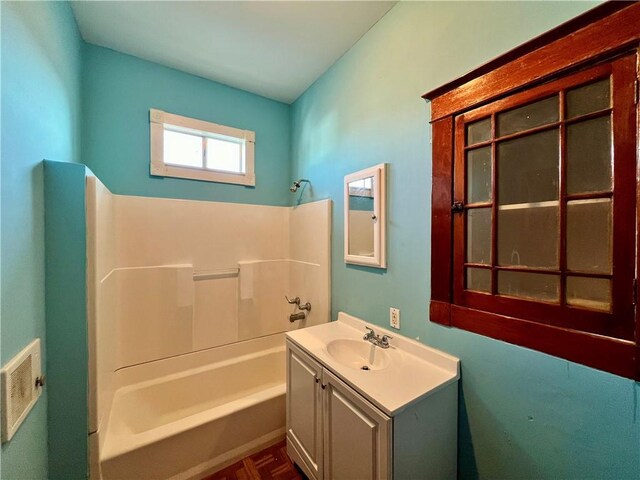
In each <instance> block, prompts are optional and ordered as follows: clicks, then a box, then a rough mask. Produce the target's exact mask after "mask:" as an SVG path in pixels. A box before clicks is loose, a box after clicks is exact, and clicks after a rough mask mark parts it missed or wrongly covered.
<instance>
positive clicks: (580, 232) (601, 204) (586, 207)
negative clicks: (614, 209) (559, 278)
mask: <svg viewBox="0 0 640 480" xmlns="http://www.w3.org/2000/svg"><path fill="white" fill-rule="evenodd" d="M611 237H612V225H611V200H610V199H608V198H600V199H592V200H576V201H572V202H568V203H567V268H568V269H569V270H574V271H584V272H595V273H611V261H612V257H611V256H612V252H611Z"/></svg>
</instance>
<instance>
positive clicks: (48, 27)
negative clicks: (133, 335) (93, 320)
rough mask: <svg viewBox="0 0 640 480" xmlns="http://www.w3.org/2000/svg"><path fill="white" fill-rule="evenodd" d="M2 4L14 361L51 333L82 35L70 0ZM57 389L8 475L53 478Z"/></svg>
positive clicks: (14, 451)
mask: <svg viewBox="0 0 640 480" xmlns="http://www.w3.org/2000/svg"><path fill="white" fill-rule="evenodd" d="M0 8H1V15H2V34H1V35H2V37H1V40H2V47H1V48H2V52H1V54H2V60H1V62H2V87H1V94H2V109H1V112H2V113H1V115H2V132H1V134H2V159H1V162H2V167H1V175H0V176H1V182H2V183H1V190H2V193H1V197H2V200H1V205H2V220H1V224H2V228H1V231H2V242H1V245H2V246H1V252H0V253H1V254H0V258H1V270H2V287H1V292H2V293H1V305H0V311H1V315H2V317H1V322H2V323H1V325H0V328H1V329H2V339H1V343H0V347H1V348H0V350H1V355H0V357H1V361H2V363H3V364H4V363H5V362H6V361H7V360H9V359H10V358H11V357H13V356H14V355H15V354H16V353H17V352H19V351H20V350H22V348H24V347H25V346H26V345H27V344H28V343H29V342H30V341H31V340H33V339H34V338H36V337H39V338H41V339H42V340H43V341H44V340H46V335H45V242H44V194H43V167H42V160H43V159H45V158H50V159H56V160H62V161H71V162H73V161H78V159H79V151H80V143H79V142H80V135H79V125H80V79H81V77H80V56H81V52H80V46H81V40H80V36H79V33H78V29H77V27H76V24H75V20H74V18H73V14H72V12H71V8H70V7H69V5H68V4H67V3H54V2H50V3H40V2H38V3H28V2H19V3H18V2H17V3H12V2H11V3H10V2H2V3H1V7H0ZM46 353H47V352H46V351H45V352H43V367H44V368H45V370H47V367H46V363H45V362H46V360H47V355H46ZM48 390H49V387H47V388H45V393H44V395H43V396H42V397H41V398H40V399H39V400H38V403H37V404H36V406H35V407H34V409H33V410H32V411H31V413H30V414H29V415H28V417H27V419H26V420H25V423H24V424H23V425H22V426H21V428H20V429H19V430H18V432H16V435H15V436H14V438H13V439H12V440H11V442H9V443H6V444H4V445H3V446H2V454H1V458H2V472H1V474H0V476H1V477H2V478H3V479H25V478H29V479H32V478H46V476H47V403H48V400H50V398H49V399H48V393H47V391H48ZM58 438H61V437H58ZM58 441H59V440H58Z"/></svg>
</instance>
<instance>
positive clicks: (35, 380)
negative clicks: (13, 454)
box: [0, 339, 43, 442]
mask: <svg viewBox="0 0 640 480" xmlns="http://www.w3.org/2000/svg"><path fill="white" fill-rule="evenodd" d="M0 373H1V375H2V442H8V441H9V440H11V437H13V434H14V433H15V432H16V430H17V429H18V427H19V426H20V424H21V423H22V421H23V420H24V419H25V417H26V416H27V414H28V413H29V411H30V410H31V408H33V406H34V405H35V403H36V401H37V400H38V397H39V396H40V391H41V388H40V387H41V386H42V384H43V378H42V375H41V363H40V339H35V340H34V341H33V342H31V343H30V344H29V345H28V346H27V348H25V349H24V350H22V351H21V352H20V353H19V354H18V355H16V356H15V357H13V358H12V359H11V360H10V361H9V363H7V364H6V365H5V366H4V367H3V368H2V370H1V371H0Z"/></svg>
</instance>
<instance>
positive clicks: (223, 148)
mask: <svg viewBox="0 0 640 480" xmlns="http://www.w3.org/2000/svg"><path fill="white" fill-rule="evenodd" d="M207 168H210V169H213V170H224V171H227V172H234V173H244V172H243V168H242V146H241V145H240V144H239V143H235V142H228V141H225V140H218V139H217V138H207Z"/></svg>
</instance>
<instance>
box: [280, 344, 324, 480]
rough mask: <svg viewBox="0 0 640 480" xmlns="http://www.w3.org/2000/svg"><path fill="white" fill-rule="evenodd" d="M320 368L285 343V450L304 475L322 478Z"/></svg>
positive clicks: (306, 356) (319, 479)
mask: <svg viewBox="0 0 640 480" xmlns="http://www.w3.org/2000/svg"><path fill="white" fill-rule="evenodd" d="M321 376H322V367H321V366H320V364H318V363H317V362H316V361H314V360H313V359H312V358H311V357H309V356H308V355H307V354H306V353H304V352H303V351H302V350H300V349H299V348H298V347H296V346H295V345H293V344H292V343H291V342H287V447H288V453H289V456H290V457H292V458H293V459H294V461H296V463H298V465H299V466H300V468H302V469H303V470H305V473H307V475H309V476H312V477H315V478H316V479H317V480H321V479H322V466H323V465H322V447H323V445H322V390H321V389H320V378H321Z"/></svg>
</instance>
